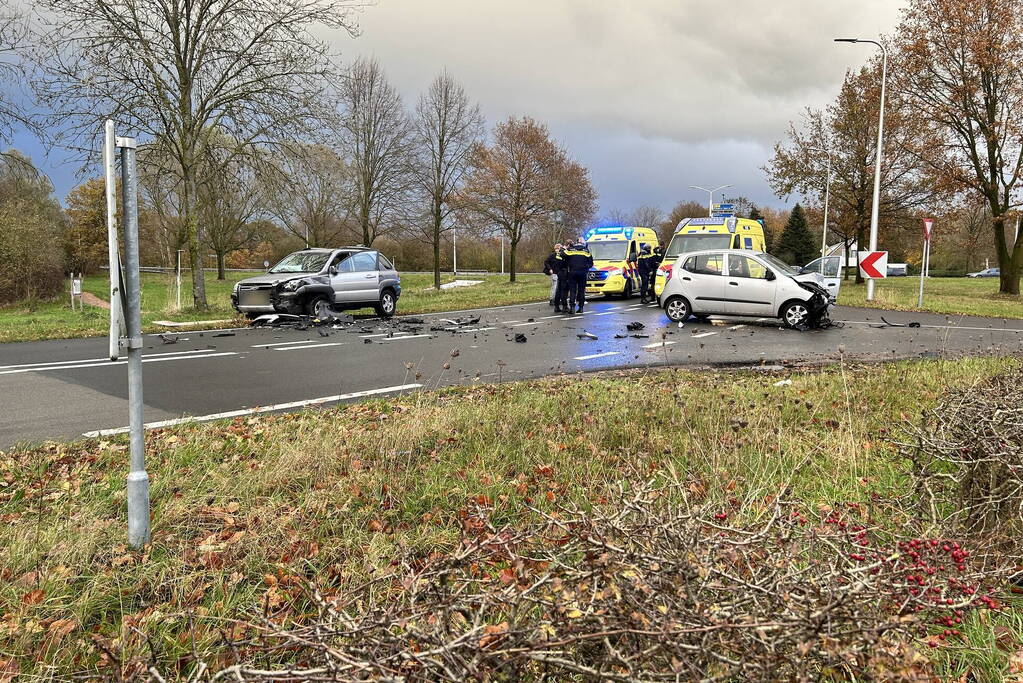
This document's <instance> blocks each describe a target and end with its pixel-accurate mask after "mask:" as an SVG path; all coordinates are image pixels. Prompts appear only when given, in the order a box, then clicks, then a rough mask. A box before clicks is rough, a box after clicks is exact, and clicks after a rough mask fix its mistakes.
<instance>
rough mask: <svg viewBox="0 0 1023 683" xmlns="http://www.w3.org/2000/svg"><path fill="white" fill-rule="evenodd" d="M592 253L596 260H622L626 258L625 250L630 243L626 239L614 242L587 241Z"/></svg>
mask: <svg viewBox="0 0 1023 683" xmlns="http://www.w3.org/2000/svg"><path fill="white" fill-rule="evenodd" d="M586 246H587V247H588V248H589V250H590V255H592V256H593V260H594V261H622V260H624V259H625V250H626V249H628V246H629V243H628V242H624V241H614V242H587V243H586Z"/></svg>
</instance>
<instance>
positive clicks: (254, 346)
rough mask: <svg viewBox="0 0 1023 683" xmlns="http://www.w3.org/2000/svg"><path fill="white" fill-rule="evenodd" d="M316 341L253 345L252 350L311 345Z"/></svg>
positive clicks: (304, 340) (303, 340) (305, 340)
mask: <svg viewBox="0 0 1023 683" xmlns="http://www.w3.org/2000/svg"><path fill="white" fill-rule="evenodd" d="M314 341H316V340H315V339H300V340H298V341H290V342H277V343H276V344H253V345H252V348H254V349H265V348H268V347H272V346H291V345H292V344H309V343H311V342H314Z"/></svg>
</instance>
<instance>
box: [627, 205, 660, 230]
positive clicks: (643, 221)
mask: <svg viewBox="0 0 1023 683" xmlns="http://www.w3.org/2000/svg"><path fill="white" fill-rule="evenodd" d="M629 218H630V222H631V223H632V224H633V225H635V226H636V227H640V228H654V229H655V230H656V229H657V226H658V225H659V224H660V222H661V221H663V220H664V212H663V211H661V210H660V209H659V208H657V207H656V206H649V205H645V206H639V207H636V209H634V210H633V212H632V215H631V216H630V217H629Z"/></svg>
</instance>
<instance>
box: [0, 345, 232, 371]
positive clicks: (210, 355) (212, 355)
mask: <svg viewBox="0 0 1023 683" xmlns="http://www.w3.org/2000/svg"><path fill="white" fill-rule="evenodd" d="M237 355H238V354H237V353H235V352H234V351H224V352H221V353H208V354H206V355H204V356H172V357H170V358H168V357H161V358H146V357H144V356H143V358H142V362H143V363H159V362H161V361H166V360H202V359H203V358H217V357H219V356H237ZM127 364H128V361H127V360H117V361H110V360H108V361H106V362H105V363H84V364H83V363H79V364H78V365H51V366H47V367H34V368H21V369H20V370H4V371H2V372H0V375H16V374H19V373H22V372H42V371H44V370H77V369H78V368H100V367H112V366H115V365H127Z"/></svg>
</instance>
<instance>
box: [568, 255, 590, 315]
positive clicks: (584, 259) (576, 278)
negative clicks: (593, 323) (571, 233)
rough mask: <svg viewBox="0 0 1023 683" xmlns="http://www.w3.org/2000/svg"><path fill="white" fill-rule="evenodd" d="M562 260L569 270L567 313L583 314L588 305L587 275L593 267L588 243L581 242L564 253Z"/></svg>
mask: <svg viewBox="0 0 1023 683" xmlns="http://www.w3.org/2000/svg"><path fill="white" fill-rule="evenodd" d="M562 260H563V261H564V262H565V266H566V268H567V270H568V308H567V310H566V311H565V313H572V309H573V308H574V309H575V312H576V313H582V312H583V305H584V304H585V303H586V274H587V273H588V272H590V268H592V267H593V256H592V255H591V254H590V250H589V249H587V248H586V242H584V241H583V240H581V239H580V240H579V241H578V242H576V243H575V244H573V245H572V246H571V247H569V248H568V249H566V250H565V251H563V252H562Z"/></svg>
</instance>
